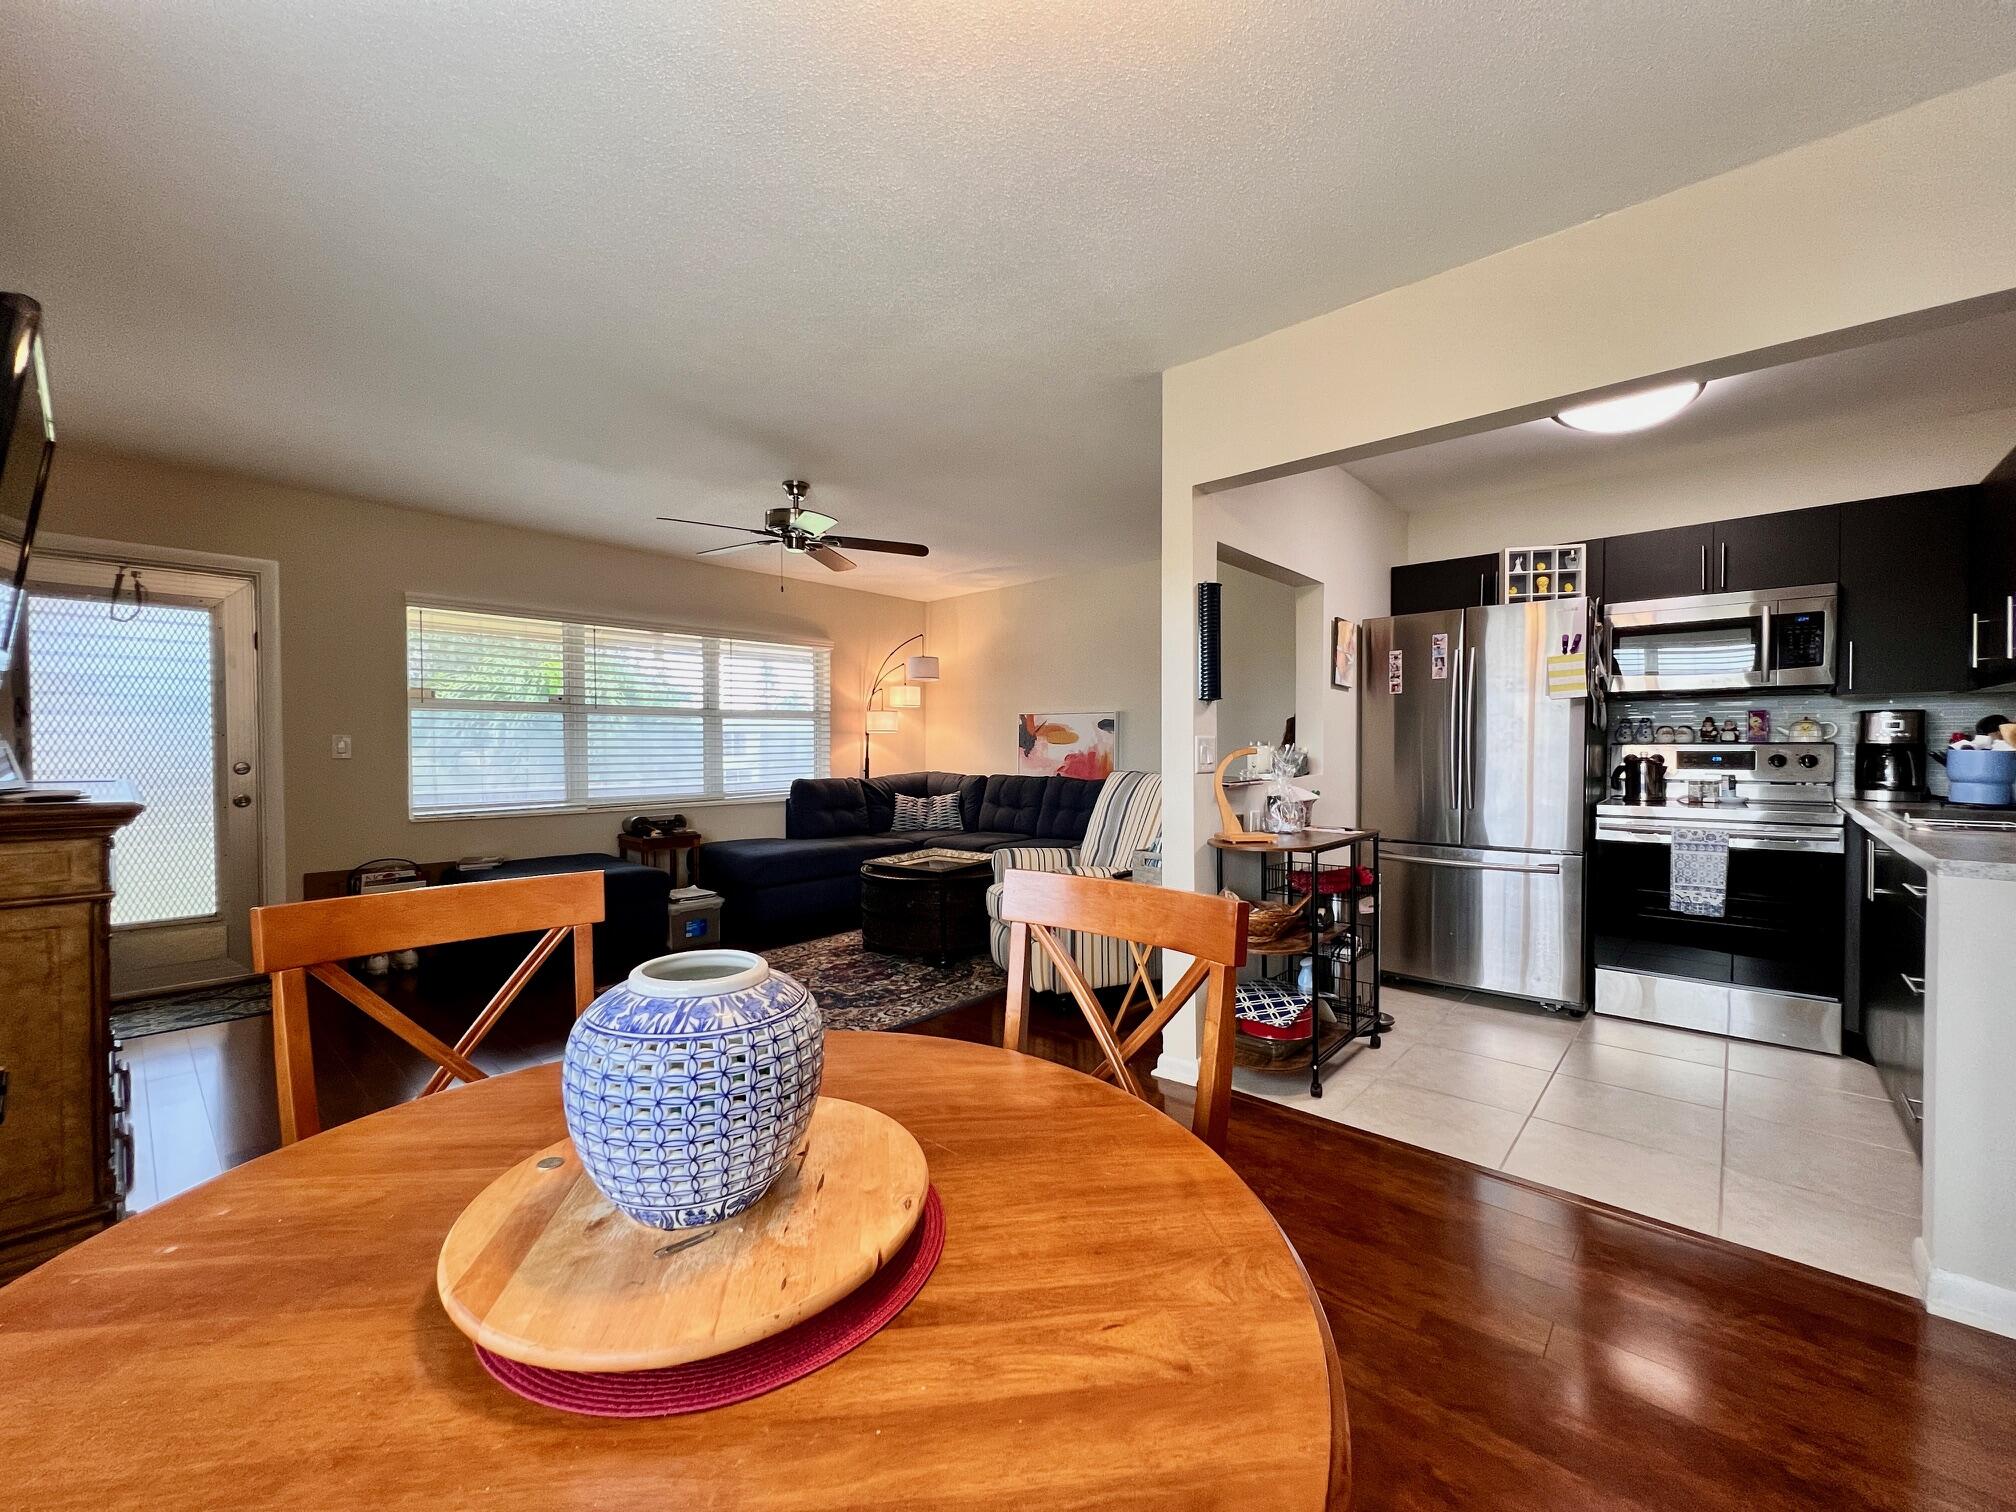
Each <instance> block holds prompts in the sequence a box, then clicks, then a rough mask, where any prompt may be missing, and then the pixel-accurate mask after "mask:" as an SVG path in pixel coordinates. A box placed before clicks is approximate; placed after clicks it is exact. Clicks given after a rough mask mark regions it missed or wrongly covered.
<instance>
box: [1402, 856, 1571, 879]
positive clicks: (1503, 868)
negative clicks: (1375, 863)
mask: <svg viewBox="0 0 2016 1512" xmlns="http://www.w3.org/2000/svg"><path fill="white" fill-rule="evenodd" d="M1384 854H1385V857H1386V859H1387V860H1388V861H1405V862H1406V863H1408V864H1409V865H1410V866H1448V867H1453V868H1455V869H1456V870H1458V871H1495V872H1520V873H1523V874H1524V875H1526V876H1529V877H1558V876H1560V875H1561V865H1560V863H1559V862H1543V863H1542V864H1541V865H1539V866H1513V865H1511V864H1510V863H1508V862H1504V861H1449V860H1445V859H1444V858H1443V857H1441V856H1408V855H1403V854H1402V853H1400V852H1398V851H1394V850H1387V851H1386V852H1385V853H1384Z"/></svg>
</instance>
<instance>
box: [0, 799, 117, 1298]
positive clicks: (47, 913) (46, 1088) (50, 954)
mask: <svg viewBox="0 0 2016 1512" xmlns="http://www.w3.org/2000/svg"><path fill="white" fill-rule="evenodd" d="M139 812H140V804H139V803H138V801H137V800H135V799H134V797H133V796H132V793H131V791H130V789H126V788H123V787H120V786H115V785H111V784H105V785H102V786H101V787H99V788H98V789H97V790H96V791H95V792H94V796H93V797H91V798H90V799H88V800H85V801H82V802H77V803H0V1078H4V1092H0V1099H4V1100H0V1281H5V1280H8V1279H9V1278H11V1277H13V1276H16V1275H18V1274H20V1273H21V1272H22V1271H25V1270H27V1269H29V1268H30V1267H31V1266H34V1265H38V1264H40V1263H41V1262H42V1261H44V1260H46V1259H48V1258H49V1257H50V1256H51V1255H53V1254H55V1253H57V1251H59V1250H62V1249H64V1248H66V1247H67V1246H69V1245H72V1244H75V1243H76V1242H77V1241H78V1240H79V1239H82V1238H85V1237H86V1236H88V1235H91V1234H95V1233H97V1232H98V1230H100V1229H102V1228H104V1227H106V1226H107V1225H108V1224H110V1223H111V1222H112V1221H113V1220H114V1219H115V1218H117V1217H118V1216H119V1203H120V1199H121V1197H122V1196H123V1195H124V1191H125V1181H126V1178H127V1176H128V1175H129V1174H130V1171H131V1161H132V1134H131V1131H130V1129H129V1128H128V1126H127V1125H126V1122H125V1119H126V1107H125V1097H124V1095H123V1088H124V1086H125V1085H126V1080H125V1077H124V1076H123V1075H122V1076H119V1077H118V1078H117V1080H118V1082H119V1084H120V1087H119V1090H118V1091H117V1092H116V1094H115V1087H114V1080H115V1074H114V1073H115V1071H116V1070H117V1068H116V1067H115V1066H114V1065H113V1059H112V1031H111V1023H110V1016H109V1002H110V998H109V982H108V975H107V973H108V966H107V962H106V944H107V937H108V934H109V932H110V927H111V902H112V889H111V880H110V876H109V865H110V861H111V850H112V835H113V832H114V831H115V830H117V829H118V828H119V827H120V826H121V825H124V824H127V823H130V822H131V821H132V819H133V817H134V816H135V815H137V814H138V813H139Z"/></svg>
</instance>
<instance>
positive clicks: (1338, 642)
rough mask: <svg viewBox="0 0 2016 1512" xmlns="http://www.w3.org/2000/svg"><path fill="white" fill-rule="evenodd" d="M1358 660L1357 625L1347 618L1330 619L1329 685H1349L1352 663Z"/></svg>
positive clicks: (1340, 686)
mask: <svg viewBox="0 0 2016 1512" xmlns="http://www.w3.org/2000/svg"><path fill="white" fill-rule="evenodd" d="M1357 660H1358V626H1357V624H1356V623H1355V622H1353V621H1351V620H1347V619H1333V620H1332V621H1330V686H1331V687H1333V688H1347V689H1348V688H1349V687H1350V686H1351V670H1352V664H1353V663H1354V662H1356V661H1357Z"/></svg>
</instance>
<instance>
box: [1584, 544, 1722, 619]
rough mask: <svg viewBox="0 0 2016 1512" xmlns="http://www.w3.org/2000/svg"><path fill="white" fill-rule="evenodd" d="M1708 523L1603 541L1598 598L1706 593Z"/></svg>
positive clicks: (1615, 599) (1633, 599)
mask: <svg viewBox="0 0 2016 1512" xmlns="http://www.w3.org/2000/svg"><path fill="white" fill-rule="evenodd" d="M1714 546H1715V527H1714V526H1712V525H1681V526H1678V527H1677V528H1675V529H1672V530H1641V531H1639V532H1638V533H1637V534H1636V535H1624V536H1608V537H1606V538H1605V539H1604V541H1603V598H1604V600H1605V602H1607V603H1611V604H1632V603H1636V602H1637V601H1638V600H1639V599H1658V598H1681V597H1684V596H1685V595H1687V594H1690V593H1708V592H1711V591H1712V590H1711V589H1710V588H1709V586H1708V582H1709V578H1708V566H1709V557H1710V555H1711V554H1712V552H1713V550H1714Z"/></svg>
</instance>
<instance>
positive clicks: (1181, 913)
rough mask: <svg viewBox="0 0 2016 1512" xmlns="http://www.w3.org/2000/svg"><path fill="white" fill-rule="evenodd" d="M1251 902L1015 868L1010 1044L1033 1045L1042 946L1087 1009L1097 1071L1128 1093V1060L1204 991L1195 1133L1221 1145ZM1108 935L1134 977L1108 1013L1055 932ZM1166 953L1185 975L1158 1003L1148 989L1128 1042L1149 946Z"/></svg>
mask: <svg viewBox="0 0 2016 1512" xmlns="http://www.w3.org/2000/svg"><path fill="white" fill-rule="evenodd" d="M1249 911H1250V910H1249V906H1248V905H1247V904H1246V903H1244V902H1242V901H1240V900H1239V899H1237V898H1214V897H1210V896H1207V895H1205V894H1202V893H1187V892H1172V891H1167V890H1165V889H1163V888H1159V887H1143V886H1141V885H1139V884H1138V883H1133V882H1116V881H1110V880H1107V879H1106V878H1103V877H1074V876H1070V875H1068V874H1065V873H1060V872H1026V871H1010V872H1009V873H1008V875H1007V877H1006V878H1005V879H1004V881H1003V883H1002V890H1001V905H1000V918H1001V919H1002V920H1003V921H1004V922H1005V923H1006V924H1007V925H1008V1011H1007V1018H1006V1033H1005V1038H1006V1041H1007V1043H1008V1045H1009V1047H1010V1048H1011V1049H1015V1050H1024V1051H1026V1050H1027V1049H1028V1048H1029V1000H1030V986H1029V983H1030V974H1029V964H1030V952H1031V950H1032V949H1040V950H1041V951H1042V952H1043V953H1044V955H1045V956H1046V957H1047V958H1048V959H1049V961H1050V964H1051V966H1052V967H1053V968H1054V969H1055V972H1056V975H1057V978H1058V980H1060V981H1061V982H1062V983H1063V984H1064V987H1065V989H1066V990H1067V991H1068V992H1069V993H1070V994H1071V996H1072V998H1073V999H1074V1000H1075V1001H1076V1002H1077V1004H1078V1007H1079V1010H1080V1011H1081V1012H1082V1013H1083V1014H1084V1015H1085V1022H1086V1024H1087V1026H1088V1027H1089V1028H1090V1029H1091V1031H1092V1038H1093V1039H1094V1041H1095V1042H1096V1043H1097V1044H1098V1046H1099V1050H1100V1053H1101V1055H1102V1056H1103V1057H1104V1058H1103V1060H1102V1061H1101V1063H1100V1065H1099V1067H1098V1069H1097V1070H1096V1072H1095V1073H1094V1074H1095V1075H1098V1076H1102V1077H1104V1076H1110V1077H1111V1078H1112V1079H1113V1080H1114V1081H1116V1082H1117V1083H1119V1085H1120V1086H1121V1087H1122V1088H1123V1089H1125V1090H1126V1091H1129V1092H1132V1093H1134V1094H1135V1095H1136V1096H1140V1095H1142V1088H1141V1086H1140V1084H1139V1082H1138V1081H1137V1080H1136V1078H1135V1077H1134V1074H1133V1071H1132V1069H1131V1067H1130V1066H1129V1065H1128V1061H1129V1059H1130V1058H1131V1057H1132V1056H1133V1055H1135V1054H1138V1053H1139V1052H1140V1051H1141V1050H1142V1049H1144V1048H1145V1047H1146V1046H1147V1044H1148V1042H1149V1040H1150V1039H1152V1038H1153V1037H1154V1036H1155V1035H1157V1034H1160V1033H1161V1032H1162V1030H1163V1029H1164V1028H1165V1027H1166V1026H1167V1024H1168V1023H1169V1021H1170V1020H1171V1019H1172V1018H1174V1017H1175V1016H1176V1014H1177V1012H1178V1011H1180V1010H1181V1009H1182V1007H1183V1005H1184V1004H1185V1003H1186V1002H1187V1001H1188V1000H1189V999H1190V998H1191V997H1192V996H1198V997H1200V998H1201V1000H1202V1004H1203V1013H1202V1019H1203V1034H1202V1037H1201V1041H1200V1045H1199V1055H1198V1076H1197V1105H1196V1109H1195V1111H1194V1113H1193V1115H1192V1118H1191V1124H1190V1127H1191V1129H1192V1130H1193V1131H1194V1132H1195V1133H1196V1134H1197V1136H1198V1137H1199V1138H1200V1139H1202V1140H1203V1141H1204V1142H1205V1143H1206V1144H1208V1145H1210V1146H1211V1147H1212V1148H1213V1149H1214V1150H1222V1149H1223V1148H1224V1143H1225V1126H1226V1122H1227V1118H1228V1113H1229V1109H1230V1106H1231V1100H1232V1053H1233V1022H1232V1020H1233V1008H1234V1002H1235V997H1236V994H1237V990H1238V977H1237V972H1238V969H1239V967H1240V966H1242V965H1244V964H1245V961H1246V919H1247V914H1248V912H1249ZM1056 930H1066V931H1071V932H1074V933H1078V934H1094V935H1104V936H1107V937H1109V938H1113V939H1118V940H1124V941H1126V942H1128V948H1129V950H1130V951H1131V952H1133V959H1134V962H1135V967H1136V970H1135V974H1134V978H1133V980H1132V981H1131V982H1130V983H1129V986H1128V990H1127V997H1126V998H1125V999H1123V1000H1122V1002H1121V1004H1120V1006H1119V1008H1118V1010H1117V1011H1116V1012H1115V1013H1114V1014H1113V1015H1112V1016H1111V1017H1109V1016H1108V1015H1107V1013H1106V1011H1105V1009H1104V1008H1103V1007H1102V1006H1101V1004H1100V1002H1099V999H1098V997H1097V996H1096V995H1095V994H1094V992H1093V990H1092V988H1091V986H1090V985H1089V983H1088V982H1087V981H1086V979H1085V976H1084V973H1083V972H1081V971H1080V970H1079V969H1078V967H1077V964H1076V962H1075V961H1074V960H1073V959H1072V953H1071V952H1070V951H1069V950H1068V949H1067V948H1065V946H1064V945H1063V943H1061V942H1060V941H1059V940H1058V939H1057V938H1056V937H1055V935H1054V933H1053V931H1056ZM1148 949H1162V950H1172V951H1178V952H1181V953H1182V954H1184V955H1187V956H1190V957H1191V958H1192V959H1191V962H1190V964H1189V965H1188V966H1187V967H1186V968H1185V969H1184V971H1183V974H1182V975H1181V976H1180V977H1179V978H1178V979H1177V980H1176V982H1175V983H1174V984H1172V985H1171V986H1170V988H1169V989H1168V991H1167V992H1165V993H1164V994H1163V995H1162V996H1161V997H1160V998H1159V999H1158V998H1157V997H1156V996H1155V994H1154V991H1153V989H1152V987H1150V988H1149V989H1148V992H1147V1002H1148V1005H1149V1013H1148V1016H1147V1018H1145V1019H1143V1020H1142V1021H1141V1023H1140V1024H1139V1025H1137V1026H1136V1027H1135V1028H1134V1029H1133V1031H1132V1032H1131V1033H1129V1034H1127V1036H1126V1039H1125V1040H1124V1041H1123V1040H1122V1039H1121V1038H1120V1033H1121V1027H1122V1023H1123V1021H1124V1019H1125V1016H1126V1013H1127V1010H1128V1007H1129V1005H1130V1004H1131V1003H1132V1002H1133V998H1134V988H1135V987H1136V986H1137V985H1141V984H1142V983H1143V982H1144V981H1145V979H1146V971H1147V966H1146V961H1147V956H1146V951H1147V950H1148Z"/></svg>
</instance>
